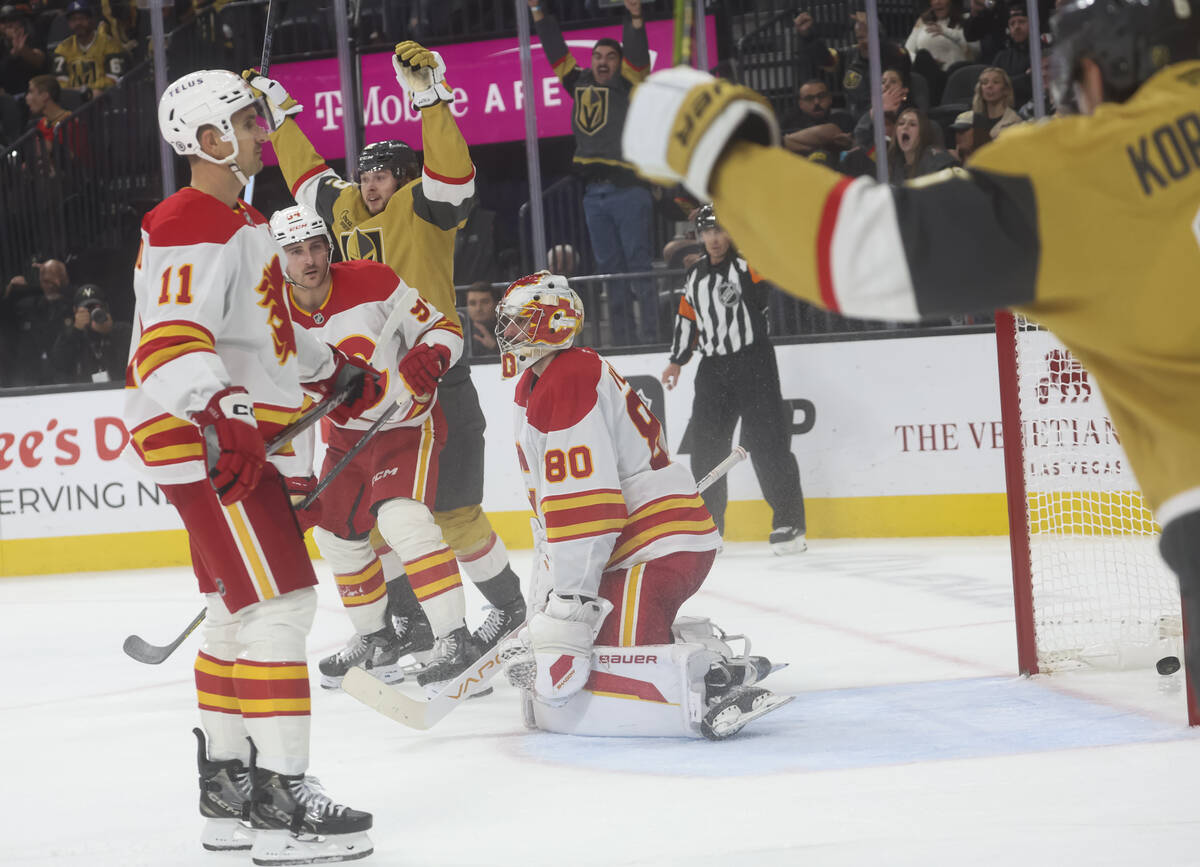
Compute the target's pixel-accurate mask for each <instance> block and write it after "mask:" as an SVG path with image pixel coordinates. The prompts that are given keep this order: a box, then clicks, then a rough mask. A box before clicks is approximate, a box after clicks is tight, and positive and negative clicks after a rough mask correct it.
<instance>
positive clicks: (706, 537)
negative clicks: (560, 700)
mask: <svg viewBox="0 0 1200 867" xmlns="http://www.w3.org/2000/svg"><path fill="white" fill-rule="evenodd" d="M516 434H517V456H518V459H519V460H520V463H521V470H522V472H523V473H524V475H525V479H526V483H527V487H528V489H529V501H530V504H531V505H532V506H533V509H534V511H535V512H536V513H537V516H538V518H539V519H541V522H542V525H543V526H544V527H545V530H546V541H547V548H548V552H549V559H550V572H551V580H552V584H553V588H554V590H555V592H557V593H560V594H563V595H571V594H578V595H582V596H593V597H594V596H596V595H598V590H599V587H600V577H601V575H602V574H603V573H604V572H605V571H606V570H609V569H624V568H628V567H630V566H633V565H636V564H638V563H645V562H647V561H650V560H654V559H656V558H658V557H662V556H665V555H667V554H671V553H674V552H676V551H712V550H718V549H720V547H721V537H720V535H719V534H718V533H717V528H716V525H714V524H713V520H712V516H711V515H709V513H708V509H706V508H705V507H704V501H703V500H702V499H701V498H700V495H699V494H698V493H697V492H696V482H695V480H694V479H693V478H692V474H691V473H690V472H689V471H688V470H687V469H686V468H684V467H683V466H681V465H680V464H677V463H675V462H674V461H672V460H671V456H670V455H669V454H668V453H667V448H666V443H665V442H664V441H663V436H662V425H661V424H659V421H658V419H657V418H655V417H654V414H653V413H651V412H650V410H649V409H647V408H646V405H645V404H644V403H642V401H641V398H639V397H638V395H637V392H635V391H633V389H632V388H630V386H629V383H627V382H626V381H625V380H624V379H623V378H622V377H621V376H620V375H619V374H618V373H617V372H616V371H615V370H613V368H612V366H611V365H610V364H609V363H608V362H607V361H605V360H604V359H603V358H601V357H600V356H599V355H597V354H596V353H595V352H593V351H592V350H590V349H578V348H574V349H567V350H564V351H562V352H559V353H557V354H556V355H555V356H554V358H553V361H551V362H550V364H549V366H548V367H547V368H546V369H545V371H544V372H543V373H542V375H541V377H538V376H535V375H534V374H533V371H531V370H527V371H525V374H524V376H522V378H521V380H520V382H519V383H518V384H517V391H516Z"/></svg>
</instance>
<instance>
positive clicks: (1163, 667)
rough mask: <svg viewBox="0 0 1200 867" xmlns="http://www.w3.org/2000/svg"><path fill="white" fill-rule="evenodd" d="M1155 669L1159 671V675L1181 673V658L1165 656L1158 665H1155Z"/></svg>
mask: <svg viewBox="0 0 1200 867" xmlns="http://www.w3.org/2000/svg"><path fill="white" fill-rule="evenodd" d="M1154 667H1155V668H1156V669H1158V673H1159V674H1163V675H1167V674H1174V673H1175V672H1177V671H1179V657H1178V656H1164V657H1163V658H1162V659H1160V660H1159V661H1158V662H1157V663H1155V665H1154Z"/></svg>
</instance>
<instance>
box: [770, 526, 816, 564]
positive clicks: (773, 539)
mask: <svg viewBox="0 0 1200 867" xmlns="http://www.w3.org/2000/svg"><path fill="white" fill-rule="evenodd" d="M767 541H768V542H769V543H770V545H771V552H772V553H773V554H775V555H776V556H779V557H783V556H785V555H787V554H803V553H804V552H805V551H807V550H808V541H807V540H806V539H805V538H804V531H803V530H799V529H797V528H795V527H776V528H775V529H774V530H772V531H771V535H770V536H769V537H768V539H767Z"/></svg>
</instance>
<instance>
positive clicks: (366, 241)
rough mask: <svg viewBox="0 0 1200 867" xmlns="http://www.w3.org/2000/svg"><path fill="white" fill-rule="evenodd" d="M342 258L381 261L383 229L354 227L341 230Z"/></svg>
mask: <svg viewBox="0 0 1200 867" xmlns="http://www.w3.org/2000/svg"><path fill="white" fill-rule="evenodd" d="M342 258H344V259H369V260H370V261H372V262H382V261H383V230H382V229H367V230H366V231H364V230H362V229H354V230H352V231H349V232H342Z"/></svg>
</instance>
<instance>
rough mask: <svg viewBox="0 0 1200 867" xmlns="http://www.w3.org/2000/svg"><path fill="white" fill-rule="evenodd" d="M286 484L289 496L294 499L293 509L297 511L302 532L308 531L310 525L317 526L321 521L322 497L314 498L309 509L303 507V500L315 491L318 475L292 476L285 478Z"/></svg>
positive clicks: (297, 520) (297, 521) (297, 519)
mask: <svg viewBox="0 0 1200 867" xmlns="http://www.w3.org/2000/svg"><path fill="white" fill-rule="evenodd" d="M283 483H284V486H285V487H286V488H287V492H288V496H289V497H291V499H292V509H293V511H295V513H296V523H297V524H299V525H300V532H301V533H306V532H308V530H309V528H310V527H315V526H317V525H318V524H320V523H321V498H320V497H317V499H315V500H313V501H312V503H310V504H309V506H308V508H307V509H301V508H300V503H301V501H302V500H303V499H304V498H305V497H307V496H308V495H309V494H311V493H312V492H313V489H314V488H315V487H316V486H317V478H316V476H291V477H290V478H286V479H284V480H283Z"/></svg>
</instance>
